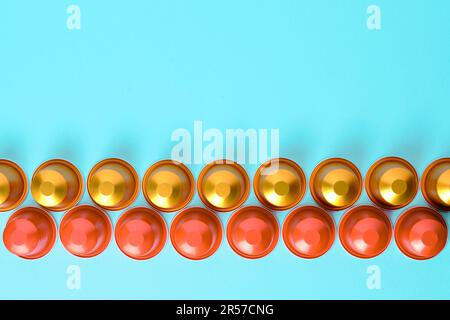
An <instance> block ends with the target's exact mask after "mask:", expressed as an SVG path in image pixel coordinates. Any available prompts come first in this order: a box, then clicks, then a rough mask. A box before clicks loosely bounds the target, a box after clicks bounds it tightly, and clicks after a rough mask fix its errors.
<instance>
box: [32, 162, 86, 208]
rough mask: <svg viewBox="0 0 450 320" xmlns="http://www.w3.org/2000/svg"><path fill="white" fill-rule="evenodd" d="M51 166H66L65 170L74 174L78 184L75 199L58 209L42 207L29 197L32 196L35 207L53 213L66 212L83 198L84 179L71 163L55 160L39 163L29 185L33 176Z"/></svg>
mask: <svg viewBox="0 0 450 320" xmlns="http://www.w3.org/2000/svg"><path fill="white" fill-rule="evenodd" d="M53 164H61V165H63V166H66V167H67V168H69V169H70V170H72V172H73V173H74V174H75V176H76V177H77V180H78V183H79V187H78V190H77V195H76V197H74V199H73V200H72V201H71V202H70V203H69V204H67V205H66V206H64V207H61V208H58V207H47V206H44V205H42V204H40V203H39V202H38V201H37V200H36V199H35V198H34V197H33V194H32V193H31V196H32V198H33V200H34V201H35V202H36V203H37V205H39V206H40V207H42V208H44V209H47V210H50V211H54V212H62V211H67V210H69V209H70V208H73V207H75V206H76V205H77V204H78V203H79V202H80V201H81V198H82V197H83V194H84V179H83V175H82V174H81V172H80V170H79V169H78V168H77V167H76V166H75V165H74V164H73V163H72V162H70V161H68V160H65V159H60V158H57V159H50V160H47V161H45V162H43V163H41V164H40V165H39V166H38V167H37V168H36V170H34V173H33V175H32V177H31V185H32V184H33V180H34V178H35V176H36V175H37V174H38V172H39V171H41V170H42V169H44V168H45V167H48V166H49V165H53Z"/></svg>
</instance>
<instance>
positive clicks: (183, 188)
mask: <svg viewBox="0 0 450 320" xmlns="http://www.w3.org/2000/svg"><path fill="white" fill-rule="evenodd" d="M142 192H143V193H144V197H145V199H146V200H147V202H148V203H149V204H150V205H151V206H152V207H154V208H155V209H157V210H160V211H164V212H173V211H178V210H180V209H182V208H184V207H185V206H186V205H187V204H188V203H189V202H190V201H191V200H192V197H193V196H194V193H195V182H194V177H193V175H192V173H191V171H189V169H188V168H187V167H186V166H185V165H184V164H182V163H180V162H176V161H172V160H162V161H159V162H157V163H155V164H153V165H152V166H151V167H150V168H149V169H148V170H147V172H146V173H145V176H144V179H143V181H142Z"/></svg>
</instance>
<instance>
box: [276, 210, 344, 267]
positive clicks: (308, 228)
mask: <svg viewBox="0 0 450 320" xmlns="http://www.w3.org/2000/svg"><path fill="white" fill-rule="evenodd" d="M335 236H336V232H335V227H334V222H333V219H332V218H331V216H330V215H329V214H328V213H327V212H326V211H325V210H323V209H322V208H319V207H314V206H304V207H299V208H297V209H295V210H293V211H292V212H291V213H290V214H289V215H288V216H287V217H286V220H285V221H284V224H283V241H284V243H285V244H286V247H287V248H288V249H289V250H290V251H291V252H292V253H293V254H295V255H297V256H299V257H301V258H306V259H313V258H318V257H320V256H321V255H323V254H325V253H326V252H327V251H328V250H329V249H330V248H331V246H332V245H333V242H334V238H335Z"/></svg>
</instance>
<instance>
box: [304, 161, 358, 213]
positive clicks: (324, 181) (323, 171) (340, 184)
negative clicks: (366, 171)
mask: <svg viewBox="0 0 450 320" xmlns="http://www.w3.org/2000/svg"><path fill="white" fill-rule="evenodd" d="M362 184H363V182H362V177H361V173H360V172H359V170H358V168H357V167H356V166H355V165H354V164H353V163H351V162H350V161H348V160H345V159H341V158H331V159H327V160H324V161H322V162H321V163H319V164H318V165H317V166H316V168H315V169H314V171H313V173H312V174H311V180H310V189H311V195H312V196H313V198H314V200H315V201H316V202H317V203H318V204H319V205H320V206H322V207H324V208H325V209H328V210H342V209H346V208H348V207H350V206H351V205H353V204H354V203H355V202H356V201H357V200H358V198H359V196H360V195H361V192H362Z"/></svg>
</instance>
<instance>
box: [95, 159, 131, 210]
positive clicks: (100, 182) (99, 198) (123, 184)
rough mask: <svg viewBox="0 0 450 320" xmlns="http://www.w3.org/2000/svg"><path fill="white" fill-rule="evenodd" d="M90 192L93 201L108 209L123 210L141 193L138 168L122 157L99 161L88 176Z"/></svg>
mask: <svg viewBox="0 0 450 320" xmlns="http://www.w3.org/2000/svg"><path fill="white" fill-rule="evenodd" d="M87 187H88V192H89V196H90V197H91V199H92V201H94V202H95V203H96V204H98V205H99V206H100V207H102V208H104V209H106V210H111V211H115V210H122V209H124V208H126V207H128V206H129V205H131V204H132V203H133V202H134V200H136V197H137V196H138V194H139V177H138V174H137V173H136V170H134V168H133V167H132V166H131V165H130V164H129V163H128V162H126V161H124V160H121V159H115V158H112V159H106V160H103V161H101V162H99V163H97V164H96V165H95V166H94V168H92V170H91V172H90V173H89V176H88V183H87Z"/></svg>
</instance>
